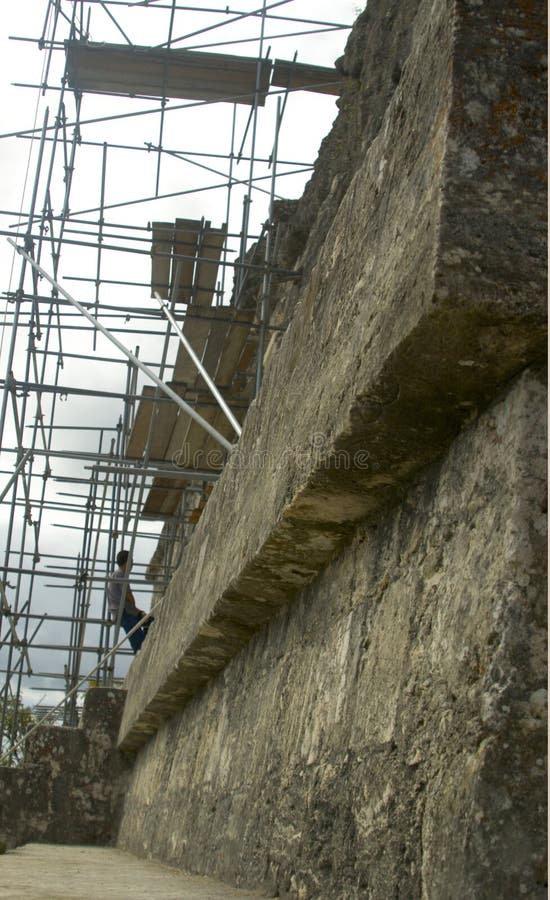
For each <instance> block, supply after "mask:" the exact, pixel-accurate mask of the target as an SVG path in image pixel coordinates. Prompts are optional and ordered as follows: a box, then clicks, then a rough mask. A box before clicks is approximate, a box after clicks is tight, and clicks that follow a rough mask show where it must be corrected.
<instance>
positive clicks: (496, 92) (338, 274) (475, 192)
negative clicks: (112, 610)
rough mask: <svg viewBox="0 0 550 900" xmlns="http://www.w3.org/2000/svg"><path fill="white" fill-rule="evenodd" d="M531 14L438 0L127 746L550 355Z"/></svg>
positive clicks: (190, 578)
mask: <svg viewBox="0 0 550 900" xmlns="http://www.w3.org/2000/svg"><path fill="white" fill-rule="evenodd" d="M405 6H406V7H407V8H410V3H408V2H407V3H406V4H405ZM527 7H528V8H527ZM527 7H526V5H525V4H523V3H522V4H519V3H516V2H515V0H507V2H506V3H505V4H498V5H493V4H490V5H487V4H484V5H481V6H480V5H479V3H478V2H477V0H476V2H474V0H461V2H452V0H436V2H432V0H423V2H421V3H420V4H419V7H418V11H417V14H416V16H415V17H414V21H413V22H412V24H411V25H410V53H409V55H408V56H407V58H406V61H405V63H404V64H403V67H402V71H401V75H400V80H399V83H398V84H397V86H396V87H395V90H394V91H393V93H392V94H391V97H390V99H389V102H388V105H387V108H386V112H385V115H384V117H383V118H382V123H381V125H380V127H379V129H378V131H377V133H376V136H375V137H374V139H372V140H371V142H370V144H369V145H368V150H367V152H366V155H365V157H364V159H363V161H362V164H361V166H360V167H359V168H358V169H357V171H356V172H355V174H354V176H353V178H352V179H351V182H350V183H349V187H348V189H347V191H346V193H345V195H344V197H343V199H342V200H341V202H340V204H339V206H338V209H337V211H336V213H335V215H334V218H333V220H332V222H331V223H330V225H329V227H328V229H327V228H326V227H325V230H326V231H327V236H326V239H325V240H324V241H323V242H322V243H321V245H320V247H317V257H316V262H315V265H313V266H312V267H311V268H310V270H309V271H308V273H307V274H306V275H305V276H304V282H303V283H302V285H301V288H300V295H299V302H298V303H297V304H296V308H295V312H294V315H293V318H292V321H291V323H290V325H289V327H288V329H287V331H286V333H285V335H284V337H283V339H282V341H281V345H280V347H279V349H278V351H277V353H276V354H274V356H273V358H272V359H271V360H270V364H269V365H268V366H267V368H266V374H265V379H264V382H263V385H262V389H261V392H260V395H259V397H258V400H257V402H256V403H255V404H253V405H252V406H251V408H250V410H249V412H248V415H247V418H246V421H245V424H244V428H243V434H242V437H241V439H240V441H239V446H238V451H237V452H236V453H234V454H233V456H232V457H231V458H230V460H229V463H228V464H227V465H226V468H225V470H224V473H223V475H222V477H221V479H220V481H219V482H218V484H217V486H216V489H215V490H214V492H213V494H212V497H211V498H210V500H209V502H208V506H207V507H206V510H205V513H204V514H203V516H202V518H201V520H200V522H199V524H198V526H197V529H196V531H195V534H194V536H193V539H192V540H191V542H190V544H189V545H188V547H187V548H186V554H185V558H184V560H183V563H182V565H181V567H180V569H179V571H178V573H177V574H176V576H175V578H174V579H173V581H172V583H171V585H170V586H169V589H168V591H167V596H166V600H165V602H164V606H163V608H162V609H161V611H160V614H159V616H158V618H157V621H156V623H155V628H154V631H151V633H150V636H149V639H148V641H147V646H146V648H145V649H144V651H143V653H141V654H140V655H139V657H138V658H137V660H136V661H135V663H134V665H133V667H132V670H131V672H130V676H129V679H128V688H129V701H128V703H127V704H126V706H125V711H124V717H123V723H122V731H121V738H122V740H123V744H122V746H124V747H126V748H135V747H137V746H139V745H140V744H141V743H143V742H144V741H145V740H146V739H147V736H148V735H149V734H152V733H154V731H155V729H156V728H157V727H158V725H159V723H160V722H162V720H163V719H164V718H166V717H167V716H169V715H170V714H171V713H172V712H174V711H175V710H177V709H178V708H179V707H180V706H181V704H182V703H183V702H185V701H186V700H187V699H188V698H189V697H190V696H192V694H193V692H194V691H195V690H196V689H197V688H198V687H200V686H201V685H203V684H205V683H206V682H207V681H208V679H209V678H210V677H211V676H212V674H214V673H215V672H217V671H219V670H220V669H221V668H222V667H223V666H224V665H225V663H226V662H227V660H228V659H230V658H231V656H232V655H233V654H234V653H236V652H238V651H239V650H240V649H241V648H242V647H243V646H244V645H245V644H246V642H247V641H248V640H249V638H250V635H251V634H252V633H253V632H254V630H255V629H256V628H258V627H260V626H261V625H262V624H263V623H265V622H266V621H268V620H269V618H270V617H271V616H272V615H273V614H274V612H276V611H277V609H278V608H280V606H281V605H284V604H286V603H288V602H289V601H290V600H291V598H292V597H293V596H295V595H296V594H297V592H299V591H300V590H301V589H303V588H304V586H305V585H307V583H308V582H310V581H311V580H312V579H313V578H315V577H316V576H317V575H318V573H319V572H320V571H322V569H323V567H324V566H326V565H327V564H328V562H329V561H330V560H331V558H332V557H333V556H334V555H335V554H336V553H338V552H339V551H340V550H341V548H342V547H343V546H344V544H345V543H346V542H347V541H348V540H350V539H351V536H352V535H353V532H354V528H355V526H356V524H357V522H358V521H360V520H362V519H364V518H365V517H370V518H376V517H377V516H378V515H380V514H381V512H382V511H383V510H384V509H386V508H388V507H389V506H390V505H391V504H393V503H396V502H398V500H399V498H400V496H401V495H402V492H403V490H404V489H405V486H406V484H407V481H408V480H410V478H411V477H413V476H414V474H415V473H416V472H418V471H419V470H420V469H421V468H422V466H424V465H426V464H428V463H429V462H430V461H432V460H433V459H435V458H437V457H438V456H440V455H441V454H442V453H443V452H444V451H445V449H446V448H447V447H448V446H449V444H450V442H451V441H452V439H453V438H454V437H455V436H456V434H458V432H459V431H460V429H461V427H463V425H464V423H467V422H468V421H470V420H471V419H472V418H474V417H475V416H476V415H477V414H478V412H479V410H480V409H483V408H484V407H485V406H486V405H487V404H488V403H489V402H490V401H491V399H492V398H493V397H494V396H495V394H496V393H497V392H498V391H499V390H500V389H501V388H502V386H503V385H505V384H506V382H507V381H508V380H509V379H510V378H511V377H513V376H514V375H515V374H516V373H518V372H519V371H521V370H522V369H523V368H524V367H525V366H526V365H528V364H529V363H530V362H532V361H533V360H537V359H539V358H540V357H541V356H543V355H544V352H545V347H546V339H545V328H546V287H545V276H546V272H545V266H544V264H543V258H544V252H545V251H544V242H545V231H544V228H543V221H544V214H545V203H544V197H543V196H542V193H543V192H541V186H540V185H541V182H540V179H541V178H543V177H544V172H545V165H546V163H545V154H544V149H545V145H544V124H543V123H544V118H545V106H544V102H543V101H544V97H543V94H544V92H543V90H542V88H541V86H540V85H539V84H538V82H537V80H536V78H535V75H536V71H534V70H537V66H540V65H541V64H542V63H541V51H542V47H541V45H540V25H541V23H540V21H539V19H540V14H539V19H537V17H536V15H535V13H534V12H533V11H532V10H531V6H530V5H529V4H527ZM374 8H375V10H376V9H378V10H379V13H380V15H381V16H382V20H385V12H384V6H383V4H378V5H377V6H375V7H374ZM539 9H540V7H539ZM371 24H372V25H373V27H374V23H371ZM382 24H383V22H382V23H381V22H378V28H379V31H380V34H383V28H382ZM481 46H485V47H486V48H487V53H486V54H485V55H482V54H481V51H480V47H481ZM489 51H490V52H489ZM482 97H485V101H486V102H485V104H483V103H482ZM518 97H519V98H520V99H519V100H518V99H517V98H518ZM512 109H513V113H512V112H511V110H512ZM522 117H524V119H525V121H524V119H523V118H522ZM526 123H528V124H529V126H530V127H529V129H528V130H525V131H523V130H521V128H522V125H523V124H526ZM514 128H515V129H516V132H515V133H514V132H513V129H514ZM511 136H514V140H513V141H512V137H511ZM500 145H502V160H501V165H500V166H499V165H496V164H495V159H494V157H495V154H496V153H497V150H498V147H499V146H500ZM474 148H476V149H474ZM319 215H321V216H322V211H320V213H319ZM476 235H477V238H476ZM522 248H523V249H522ZM310 250H311V248H309V249H308V250H307V253H309V252H310ZM514 260H517V262H515V261H514ZM342 459H345V460H347V461H348V463H349V464H348V465H346V466H343V465H342V464H341V460H342ZM229 535H230V536H231V539H230V540H228V536H229Z"/></svg>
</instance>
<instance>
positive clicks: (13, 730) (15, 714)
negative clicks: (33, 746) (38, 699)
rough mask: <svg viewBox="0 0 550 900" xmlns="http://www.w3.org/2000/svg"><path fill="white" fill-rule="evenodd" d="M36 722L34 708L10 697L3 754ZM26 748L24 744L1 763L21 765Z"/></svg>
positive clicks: (6, 711) (5, 717)
mask: <svg viewBox="0 0 550 900" xmlns="http://www.w3.org/2000/svg"><path fill="white" fill-rule="evenodd" d="M34 724H35V718H34V716H33V714H32V710H31V709H30V707H28V706H23V704H22V703H17V701H16V700H15V698H14V697H10V698H9V699H8V701H7V703H6V708H5V714H4V730H3V734H2V740H1V743H0V749H1V753H2V755H3V754H4V753H7V752H8V750H9V749H10V747H11V746H12V745H13V744H16V743H17V742H18V741H19V740H21V738H22V737H23V736H24V735H25V734H26V733H27V731H29V730H30V729H31V728H32V726H33V725H34ZM24 752H25V748H24V746H23V745H21V746H20V747H18V748H17V750H14V752H13V753H12V754H11V755H10V756H9V757H7V758H6V759H3V760H2V762H1V765H3V766H16V765H19V764H20V763H21V762H22V760H23V756H24Z"/></svg>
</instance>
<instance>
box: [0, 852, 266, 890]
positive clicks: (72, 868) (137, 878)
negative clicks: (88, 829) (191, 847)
mask: <svg viewBox="0 0 550 900" xmlns="http://www.w3.org/2000/svg"><path fill="white" fill-rule="evenodd" d="M261 896H262V894H260V893H256V892H254V891H246V890H240V889H238V888H233V887H229V886H228V885H225V884H222V883H221V882H219V881H214V880H213V879H211V878H203V877H201V876H197V875H185V874H184V873H182V872H180V871H179V870H177V869H170V868H168V867H167V866H163V865H160V864H159V863H156V862H150V861H149V860H141V859H137V858H136V857H134V856H131V855H130V854H129V853H124V852H123V851H122V850H116V849H111V848H107V847H68V846H60V845H57V844H26V845H25V846H24V847H18V848H17V849H16V850H9V851H8V852H7V853H5V854H4V855H3V856H0V897H1V898H10V900H11V898H13V900H15V898H17V900H23V898H24V900H46V898H47V900H69V898H70V900H124V898H126V897H128V898H130V897H131V898H132V900H171V898H178V900H238V898H243V900H244V898H246V897H261ZM264 896H265V895H264Z"/></svg>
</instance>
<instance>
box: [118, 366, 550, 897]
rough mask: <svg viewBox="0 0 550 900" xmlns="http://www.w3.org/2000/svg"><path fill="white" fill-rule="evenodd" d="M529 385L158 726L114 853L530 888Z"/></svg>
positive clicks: (391, 887)
mask: <svg viewBox="0 0 550 900" xmlns="http://www.w3.org/2000/svg"><path fill="white" fill-rule="evenodd" d="M545 398H546V392H545V388H544V379H542V380H541V377H540V376H539V375H538V374H537V373H531V372H528V373H526V374H524V375H523V376H521V377H520V379H519V380H518V381H517V382H516V383H515V384H514V385H513V387H512V388H511V389H510V391H509V392H508V393H507V394H506V396H504V397H503V398H502V399H501V400H500V401H499V402H497V403H496V405H495V406H494V407H493V408H492V409H491V410H490V411H488V412H487V413H486V414H485V415H483V416H482V417H481V418H480V419H479V420H478V421H477V422H476V423H475V424H474V425H472V426H471V427H470V428H469V429H468V430H467V431H466V432H465V433H464V435H463V436H462V437H461V438H460V439H459V440H458V441H457V442H456V443H455V445H454V446H453V448H452V450H451V452H450V453H449V455H448V457H447V459H446V460H445V461H444V462H442V463H439V464H436V465H433V466H432V467H431V468H430V469H429V470H428V471H427V472H426V473H425V474H423V475H422V477H420V478H419V479H418V480H417V482H416V483H415V485H414V486H413V487H411V489H410V490H409V492H408V493H407V495H406V497H405V498H404V501H403V503H402V504H401V506H400V508H399V509H398V510H396V511H395V512H394V513H392V514H388V515H387V516H386V517H385V518H384V519H383V520H381V521H380V522H379V524H378V525H372V526H361V527H360V528H359V529H358V531H357V534H356V536H355V538H354V540H353V542H352V544H351V545H350V546H349V548H348V549H346V550H345V552H344V553H343V554H342V555H341V556H340V558H339V559H338V560H336V561H335V562H333V563H332V565H331V566H330V567H329V568H328V569H327V570H326V571H325V573H324V574H323V575H322V576H321V577H320V578H319V579H318V580H317V581H316V582H315V583H314V584H313V585H311V586H310V587H309V588H308V589H307V590H305V591H304V592H303V594H301V596H300V599H299V600H298V601H297V602H296V603H295V604H294V605H293V606H291V607H290V608H289V609H288V611H285V612H283V613H281V614H280V616H279V617H278V618H277V619H276V620H275V621H273V622H272V623H271V624H270V625H269V626H268V627H267V628H266V629H265V630H264V631H263V632H262V633H261V634H258V635H257V636H256V637H255V638H253V639H252V641H251V642H250V644H249V646H248V647H247V648H246V650H245V651H243V652H242V653H241V654H240V655H239V656H238V657H236V658H235V659H234V660H233V661H232V662H231V663H230V664H229V665H228V666H227V668H226V669H225V670H224V672H223V673H222V674H221V675H219V676H218V678H217V679H215V680H214V681H213V682H211V683H210V685H209V686H208V687H207V688H206V689H205V690H204V691H203V692H202V693H201V694H199V695H198V696H197V697H196V698H195V699H194V700H193V701H192V702H191V703H189V704H188V706H187V707H186V708H185V710H184V711H183V712H182V713H181V714H180V715H178V716H175V717H174V718H173V719H172V720H170V721H169V722H168V723H166V724H165V725H164V726H163V727H162V728H161V730H160V731H159V732H158V733H157V735H156V736H155V737H154V738H153V739H152V740H151V741H150V743H149V744H148V745H147V747H146V748H145V749H144V750H142V751H141V753H140V754H139V757H138V761H137V763H136V767H135V769H134V774H133V776H132V782H131V786H130V790H129V793H128V797H127V802H126V808H125V814H124V818H123V822H122V827H121V831H120V838H119V842H120V845H121V846H123V847H124V848H127V849H129V850H132V851H133V852H135V853H137V854H139V855H142V854H146V855H151V856H153V857H158V858H160V859H163V860H166V861H168V862H169V863H171V864H173V865H176V866H183V867H185V868H188V869H191V870H194V871H198V872H207V873H211V874H215V875H217V876H219V877H221V878H224V879H226V880H227V879H231V880H233V881H236V882H238V883H239V882H240V883H246V884H250V885H254V884H258V883H262V882H264V883H265V884H266V886H268V887H269V888H270V889H271V893H270V894H269V895H271V896H286V893H287V892H290V894H291V895H292V896H295V897H300V898H302V900H305V898H323V900H328V898H332V897H334V898H353V897H357V898H367V897H368V898H370V900H387V898H388V897H397V896H399V897H407V898H410V900H414V898H429V900H455V898H456V900H463V898H466V897H468V898H473V897H475V898H476V900H482V898H497V897H498V898H499V900H504V898H510V900H517V898H519V897H523V896H525V897H529V898H538V897H540V898H542V897H543V896H545V890H544V886H543V885H544V878H545V874H544V866H543V854H544V846H545V842H544V825H545V812H544V796H545V768H544V758H545V737H544V735H545V720H544V715H545V712H544V708H545V696H546V691H545V685H546V669H545V647H544V644H545V609H546V601H545V597H546V593H545V586H544V556H545V515H544V512H545V502H546V492H545V486H544V481H545V478H544V476H545V446H546V445H545V431H544V414H545V409H546V399H545ZM277 892H278V893H277ZM268 893H269V892H268Z"/></svg>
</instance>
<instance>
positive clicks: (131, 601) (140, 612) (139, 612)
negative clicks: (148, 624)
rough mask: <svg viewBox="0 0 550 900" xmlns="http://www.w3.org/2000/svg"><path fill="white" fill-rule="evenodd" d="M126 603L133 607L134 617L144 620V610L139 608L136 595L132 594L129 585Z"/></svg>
mask: <svg viewBox="0 0 550 900" xmlns="http://www.w3.org/2000/svg"><path fill="white" fill-rule="evenodd" d="M126 602H127V603H128V605H129V606H130V607H131V612H132V614H133V615H134V616H139V618H140V619H143V616H144V615H145V613H144V611H143V610H142V609H138V607H137V605H136V598H135V597H134V594H133V592H132V589H131V587H130V585H128V588H127V589H126Z"/></svg>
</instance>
